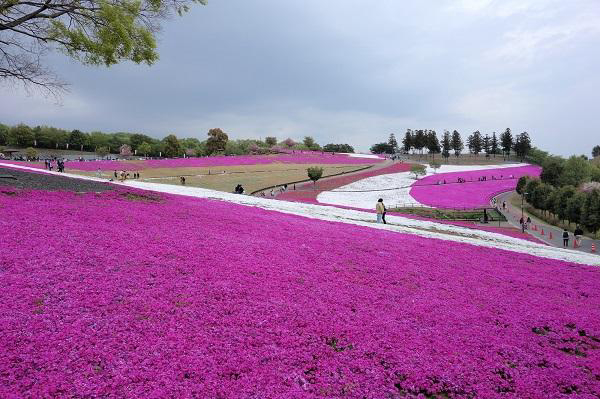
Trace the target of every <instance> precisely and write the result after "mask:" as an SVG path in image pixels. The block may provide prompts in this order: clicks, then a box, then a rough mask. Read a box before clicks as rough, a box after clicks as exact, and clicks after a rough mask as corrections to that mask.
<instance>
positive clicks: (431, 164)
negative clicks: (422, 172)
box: [429, 160, 442, 173]
mask: <svg viewBox="0 0 600 399" xmlns="http://www.w3.org/2000/svg"><path fill="white" fill-rule="evenodd" d="M441 166H442V165H441V164H440V163H439V162H438V161H436V160H432V161H431V162H429V167H430V168H431V169H433V173H436V172H437V170H438V169H439V168H440V167H441Z"/></svg>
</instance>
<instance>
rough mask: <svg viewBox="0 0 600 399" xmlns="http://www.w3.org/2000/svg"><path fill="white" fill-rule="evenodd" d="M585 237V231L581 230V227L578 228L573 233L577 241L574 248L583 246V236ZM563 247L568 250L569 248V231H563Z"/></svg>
mask: <svg viewBox="0 0 600 399" xmlns="http://www.w3.org/2000/svg"><path fill="white" fill-rule="evenodd" d="M582 235H583V230H582V229H581V226H579V225H578V226H576V227H575V231H574V232H573V236H574V239H575V245H574V248H577V247H580V246H581V236H582ZM562 237H563V247H564V248H567V247H568V246H569V231H568V230H567V229H564V230H563V234H562Z"/></svg>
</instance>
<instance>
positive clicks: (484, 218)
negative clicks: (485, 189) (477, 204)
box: [483, 208, 489, 223]
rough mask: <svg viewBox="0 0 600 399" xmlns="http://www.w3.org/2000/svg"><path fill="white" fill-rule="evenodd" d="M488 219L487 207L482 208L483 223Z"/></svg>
mask: <svg viewBox="0 0 600 399" xmlns="http://www.w3.org/2000/svg"><path fill="white" fill-rule="evenodd" d="M488 220H489V218H488V214H487V209H485V208H483V223H487V222H488Z"/></svg>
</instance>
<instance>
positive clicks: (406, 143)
mask: <svg viewBox="0 0 600 399" xmlns="http://www.w3.org/2000/svg"><path fill="white" fill-rule="evenodd" d="M412 147H414V139H413V132H412V130H411V129H406V133H405V134H404V139H402V149H403V150H404V152H406V153H408V152H409V151H410V149H411V148H412Z"/></svg>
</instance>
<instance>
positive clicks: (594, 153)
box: [592, 145, 600, 158]
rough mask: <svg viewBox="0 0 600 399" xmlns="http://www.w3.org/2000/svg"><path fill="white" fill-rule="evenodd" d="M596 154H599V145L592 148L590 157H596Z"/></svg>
mask: <svg viewBox="0 0 600 399" xmlns="http://www.w3.org/2000/svg"><path fill="white" fill-rule="evenodd" d="M598 156H600V145H597V146H595V147H594V148H592V157H594V158H596V157H598Z"/></svg>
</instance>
